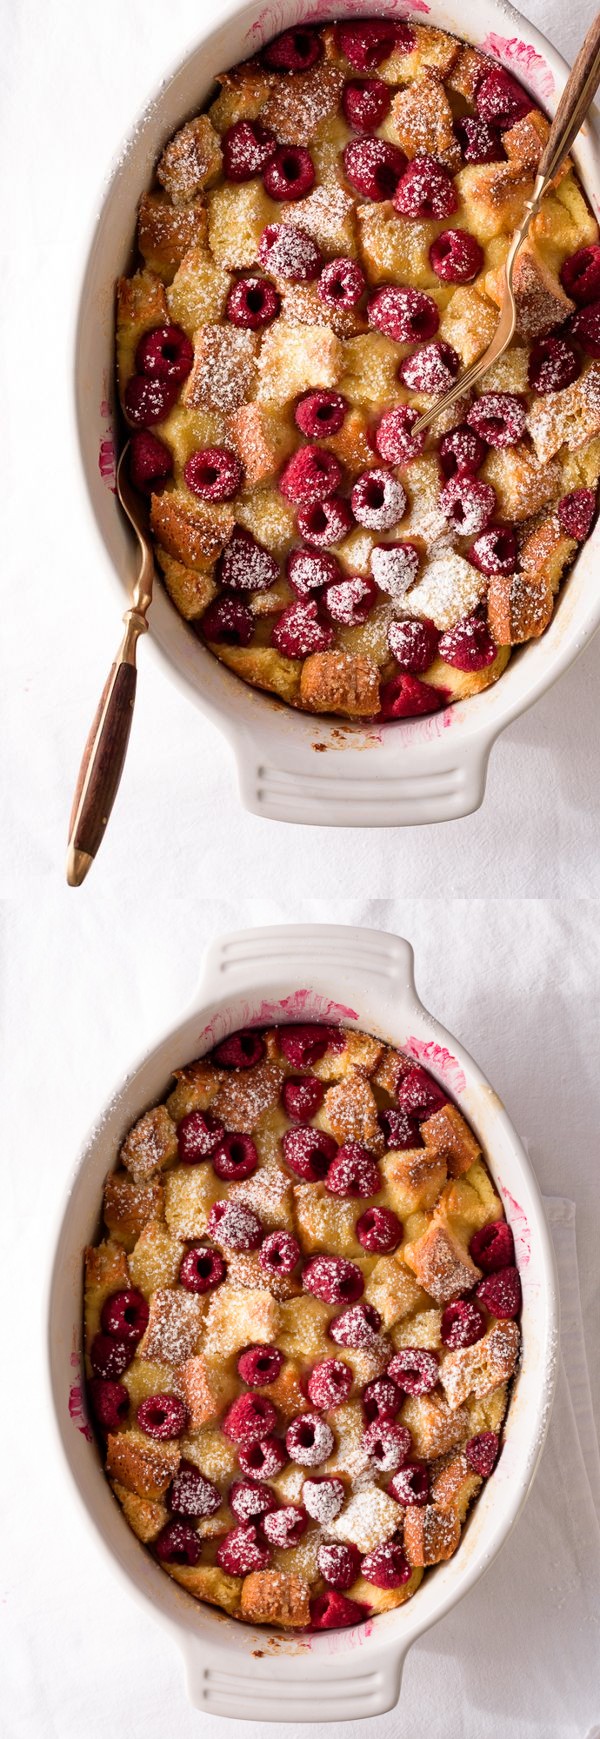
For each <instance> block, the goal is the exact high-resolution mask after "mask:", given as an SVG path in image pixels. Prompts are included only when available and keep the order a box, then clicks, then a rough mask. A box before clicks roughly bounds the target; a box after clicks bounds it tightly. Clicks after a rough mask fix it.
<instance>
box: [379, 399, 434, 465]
mask: <svg viewBox="0 0 600 1739" xmlns="http://www.w3.org/2000/svg"><path fill="white" fill-rule="evenodd" d="M418 414H419V413H418V411H416V410H415V409H414V407H413V406H412V405H397V406H396V409H395V410H393V411H384V413H383V416H382V417H380V419H379V422H378V424H377V428H376V430H375V446H376V448H377V452H378V453H379V456H380V458H381V459H385V460H386V461H387V463H388V465H405V464H406V463H407V462H408V460H410V459H418V457H419V455H420V454H421V453H422V452H423V448H424V446H425V442H426V440H427V431H426V429H422V430H421V433H420V435H413V434H412V432H411V431H412V427H413V423H416V421H417V417H418Z"/></svg>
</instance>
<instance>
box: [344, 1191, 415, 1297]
mask: <svg viewBox="0 0 600 1739" xmlns="http://www.w3.org/2000/svg"><path fill="white" fill-rule="evenodd" d="M348 1205H351V1204H348ZM364 1295H365V1299H366V1301H367V1303H368V1304H373V1305H374V1306H375V1309H376V1310H378V1311H379V1315H380V1317H381V1319H382V1322H383V1326H384V1328H391V1327H392V1325H393V1324H394V1323H396V1322H400V1321H401V1320H402V1319H403V1318H404V1317H407V1316H408V1315H409V1313H410V1311H412V1310H414V1309H415V1306H416V1305H417V1304H418V1303H419V1299H420V1297H421V1289H420V1287H419V1286H417V1282H416V1280H414V1279H413V1276H412V1274H409V1272H408V1269H407V1268H405V1267H404V1264H403V1263H402V1262H399V1261H398V1260H397V1259H396V1257H395V1256H380V1257H379V1259H378V1261H377V1262H376V1263H375V1267H374V1268H373V1271H372V1273H371V1274H370V1275H369V1278H368V1280H367V1284H366V1287H365V1294H364Z"/></svg>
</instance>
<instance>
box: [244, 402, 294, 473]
mask: <svg viewBox="0 0 600 1739" xmlns="http://www.w3.org/2000/svg"><path fill="white" fill-rule="evenodd" d="M229 426H230V429H231V433H232V436H233V439H234V441H235V445H236V448H237V451H238V453H239V455H240V458H241V459H242V460H243V464H244V470H245V473H246V484H247V486H248V487H251V486H252V485H253V484H256V483H267V482H270V481H271V479H272V478H273V477H276V476H277V472H278V471H279V469H280V467H281V465H282V464H283V462H284V459H287V457H288V454H289V453H291V451H292V448H293V446H294V445H295V440H294V432H293V430H292V428H291V425H290V424H288V423H287V422H286V421H285V419H284V418H282V416H281V413H280V412H279V411H273V410H269V407H268V406H267V405H259V404H246V405H240V407H239V409H238V410H236V411H234V412H233V415H232V417H231V419H230V425H229Z"/></svg>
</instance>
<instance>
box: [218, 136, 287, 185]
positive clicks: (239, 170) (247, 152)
mask: <svg viewBox="0 0 600 1739" xmlns="http://www.w3.org/2000/svg"><path fill="white" fill-rule="evenodd" d="M221 149H222V152H223V173H224V175H225V178H226V180H227V181H251V180H252V177H253V175H262V172H263V169H265V168H266V165H267V163H268V162H269V161H270V159H271V157H273V156H274V154H275V151H276V150H277V139H276V136H275V134H274V133H273V132H272V131H271V128H270V127H263V126H262V124H261V122H260V121H234V123H233V126H232V127H228V128H227V132H226V133H224V134H223V137H222V139H221Z"/></svg>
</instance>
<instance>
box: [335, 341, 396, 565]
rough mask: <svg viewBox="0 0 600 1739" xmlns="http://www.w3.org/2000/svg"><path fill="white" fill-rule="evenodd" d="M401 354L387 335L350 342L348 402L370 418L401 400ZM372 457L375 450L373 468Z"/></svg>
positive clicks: (346, 353) (343, 385)
mask: <svg viewBox="0 0 600 1739" xmlns="http://www.w3.org/2000/svg"><path fill="white" fill-rule="evenodd" d="M400 354H401V352H400V349H399V347H398V345H397V344H392V341H391V339H389V338H386V337H385V335H384V333H383V332H367V333H365V334H364V335H361V336H360V337H358V338H351V339H349V340H348V343H347V344H345V345H344V349H343V374H342V376H341V379H340V383H339V384H340V392H342V393H343V395H344V398H347V399H349V401H350V404H352V405H360V406H364V407H365V408H367V409H368V411H369V413H370V414H372V407H373V404H374V402H377V404H380V405H387V404H390V405H391V404H394V403H395V402H396V400H397V398H398V378H397V376H398V359H399V357H400ZM372 457H373V454H372V449H371V455H370V458H369V459H368V461H367V462H368V463H369V464H370V463H372ZM354 571H356V570H354ZM365 571H368V569H367V570H365Z"/></svg>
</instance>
